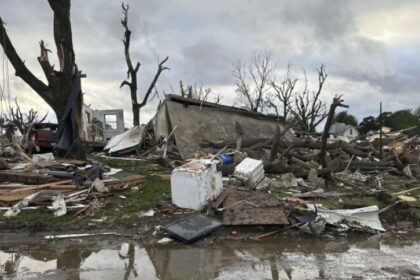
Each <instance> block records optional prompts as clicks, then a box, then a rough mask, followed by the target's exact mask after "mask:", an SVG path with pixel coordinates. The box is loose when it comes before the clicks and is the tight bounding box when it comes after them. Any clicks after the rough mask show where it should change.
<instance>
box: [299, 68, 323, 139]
mask: <svg viewBox="0 0 420 280" xmlns="http://www.w3.org/2000/svg"><path fill="white" fill-rule="evenodd" d="M317 73H318V88H317V89H316V90H313V91H310V90H309V89H308V79H307V76H306V72H304V75H305V86H304V89H303V91H302V92H300V93H297V94H296V95H295V101H294V106H293V107H292V110H291V112H292V114H293V116H294V119H295V120H296V121H297V122H298V126H299V129H301V130H303V131H310V132H314V131H315V129H316V127H317V126H318V125H319V124H320V123H321V122H322V121H323V120H325V119H326V118H327V116H328V113H327V108H326V105H325V102H323V101H322V100H321V99H320V96H321V93H322V89H323V86H324V83H325V80H326V79H327V77H328V75H327V73H326V72H325V65H321V67H319V68H318V69H317Z"/></svg>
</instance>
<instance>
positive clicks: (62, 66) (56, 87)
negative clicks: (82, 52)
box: [0, 0, 83, 136]
mask: <svg viewBox="0 0 420 280" xmlns="http://www.w3.org/2000/svg"><path fill="white" fill-rule="evenodd" d="M48 3H49V5H50V8H51V9H52V11H53V13H54V22H53V26H54V41H55V45H56V49H57V57H58V61H59V69H57V70H56V69H54V65H51V64H50V61H49V58H48V53H50V52H51V51H50V50H49V49H47V48H46V46H45V44H44V42H43V41H40V51H41V52H40V56H39V57H38V62H39V64H40V65H41V68H42V70H43V72H44V74H45V77H46V79H47V82H48V83H47V84H45V83H44V82H43V81H41V80H39V79H38V78H37V77H36V76H35V75H34V74H33V73H32V72H31V71H30V70H29V69H28V68H27V67H26V65H25V63H24V61H22V59H21V58H20V56H19V55H18V54H17V52H16V50H15V48H14V46H13V44H12V42H11V40H10V38H9V36H8V34H7V31H6V29H5V24H4V22H3V20H2V19H1V18H0V44H1V45H2V47H3V50H4V52H5V54H6V56H7V58H8V59H9V61H10V63H11V64H12V65H13V67H14V69H15V71H16V72H15V74H16V76H18V77H20V78H21V79H22V80H24V81H25V83H27V84H28V85H29V86H30V87H31V88H32V89H33V90H34V91H35V92H36V93H37V94H38V95H39V96H40V97H41V98H42V99H43V100H44V101H45V102H46V103H47V104H48V105H49V106H50V107H51V108H52V109H53V111H54V113H55V114H56V116H57V121H58V123H59V126H60V127H61V126H62V125H63V123H62V122H63V118H64V113H65V107H66V105H67V101H68V99H69V95H70V90H71V88H72V85H73V82H74V80H73V79H74V75H75V74H76V73H75V71H76V69H77V68H76V65H75V56H74V51H73V41H72V30H71V22H70V6H71V1H70V0H48ZM82 104H83V96H82V94H79V96H78V97H77V102H76V106H75V109H74V110H75V114H76V118H75V119H76V122H77V124H76V126H77V129H76V133H77V135H78V136H80V135H81V134H80V132H81V127H82V126H81V119H82V118H81V114H82V110H81V109H82Z"/></svg>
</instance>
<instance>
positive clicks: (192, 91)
mask: <svg viewBox="0 0 420 280" xmlns="http://www.w3.org/2000/svg"><path fill="white" fill-rule="evenodd" d="M179 89H180V94H181V96H182V97H185V98H189V99H195V100H198V101H207V102H213V103H216V104H219V103H220V101H221V100H222V95H221V94H220V93H219V94H215V93H214V92H213V91H212V89H211V88H210V87H205V86H204V85H203V84H202V83H200V84H194V85H187V86H186V88H185V87H184V84H183V83H182V81H179ZM172 93H173V94H175V91H174V90H172ZM211 96H212V97H213V96H214V99H213V101H211V100H210V99H209V98H210V97H211Z"/></svg>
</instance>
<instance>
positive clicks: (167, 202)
mask: <svg viewBox="0 0 420 280" xmlns="http://www.w3.org/2000/svg"><path fill="white" fill-rule="evenodd" d="M93 160H97V161H100V162H102V163H103V164H106V165H108V166H110V167H114V168H122V169H124V170H126V171H129V172H132V173H136V174H141V175H144V176H145V180H144V182H143V183H142V184H141V185H140V186H139V187H138V188H134V189H133V190H131V191H127V192H123V193H121V195H122V196H118V195H116V196H112V197H108V198H106V199H104V200H101V201H100V205H99V207H98V208H97V209H90V210H89V211H88V212H86V213H83V214H79V215H76V214H75V213H76V212H77V211H73V212H68V213H67V214H66V215H65V216H62V217H58V218H56V217H54V215H53V214H52V213H51V212H49V211H47V210H45V211H44V210H36V211H33V210H32V211H31V210H29V211H23V212H22V213H20V214H19V215H18V216H16V217H13V218H8V219H7V218H4V217H3V216H1V217H0V234H1V236H2V238H1V239H2V240H1V243H3V244H5V243H9V244H10V243H14V242H19V240H20V242H21V241H22V239H26V238H37V237H39V238H42V237H43V236H44V235H51V234H63V233H83V232H109V231H112V232H117V233H120V234H124V235H128V236H131V237H133V238H136V239H142V240H145V239H158V238H160V236H155V235H153V232H154V231H155V226H158V225H162V224H165V223H167V222H169V221H173V220H175V219H178V218H180V217H181V216H183V215H188V214H190V213H191V212H190V211H186V210H180V209H178V210H176V209H174V208H173V207H172V206H171V199H170V176H169V175H170V170H169V169H167V168H165V167H162V166H161V165H159V164H157V163H151V162H139V161H127V160H119V159H109V158H107V159H105V158H95V159H93ZM383 185H384V189H385V190H387V191H388V192H389V193H393V192H398V191H402V190H406V189H410V188H414V187H416V186H420V184H419V182H418V181H416V182H410V181H409V180H408V179H405V178H401V177H393V176H388V175H387V176H384V182H383ZM274 193H275V194H276V195H278V196H279V197H285V196H286V194H285V193H284V192H282V191H279V190H277V191H275V192H274ZM411 195H413V196H417V197H420V190H416V191H414V192H412V193H411ZM397 200H398V199H397V198H396V197H392V196H391V195H388V194H379V195H375V196H365V195H363V194H360V195H356V196H351V197H343V198H329V199H323V198H319V199H313V200H309V201H311V202H316V203H322V204H323V205H324V206H325V207H328V208H336V209H337V208H357V207H364V206H370V205H378V206H379V208H380V209H381V208H384V207H386V206H389V205H392V204H394V203H395V202H396V201H397ZM150 209H154V210H156V214H155V215H154V216H153V217H144V216H142V214H143V213H144V212H145V211H148V210H150ZM174 210H175V211H174ZM380 219H381V221H382V223H383V226H384V227H385V228H386V229H387V230H388V231H398V230H406V229H416V228H419V227H420V202H419V201H416V202H410V203H407V202H401V203H398V204H395V205H394V206H392V207H390V208H389V209H388V210H387V211H385V212H383V213H381V215H380ZM277 228H278V227H261V226H258V227H254V226H245V227H225V228H222V229H221V230H219V231H217V233H216V234H213V235H212V237H211V238H209V240H212V239H223V238H234V239H242V238H245V239H246V238H253V237H255V236H256V235H258V234H261V232H267V231H270V230H273V229H277ZM232 230H235V231H237V232H238V235H237V236H235V237H232V236H231V234H230V233H231V231H232ZM282 234H283V235H284V234H285V235H299V234H301V233H300V232H298V231H296V230H293V229H292V230H289V231H287V232H284V233H282Z"/></svg>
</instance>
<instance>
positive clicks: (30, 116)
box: [7, 99, 48, 135]
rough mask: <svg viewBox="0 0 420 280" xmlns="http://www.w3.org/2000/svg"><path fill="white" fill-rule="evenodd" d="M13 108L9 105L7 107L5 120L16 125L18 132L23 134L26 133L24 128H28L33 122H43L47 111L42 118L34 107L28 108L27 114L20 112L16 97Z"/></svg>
mask: <svg viewBox="0 0 420 280" xmlns="http://www.w3.org/2000/svg"><path fill="white" fill-rule="evenodd" d="M15 106H16V107H15V108H13V107H10V108H9V116H8V117H7V122H8V123H10V124H12V125H13V126H14V127H16V128H17V129H18V130H19V132H20V133H21V134H22V135H24V134H25V133H26V130H27V129H28V126H29V125H30V124H31V123H33V122H43V121H44V120H45V119H46V118H47V115H48V113H46V114H45V116H43V117H42V118H40V117H39V116H38V111H35V110H34V109H32V108H31V109H30V110H29V112H28V113H27V114H25V113H22V111H21V110H20V106H19V104H18V102H17V99H15Z"/></svg>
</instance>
